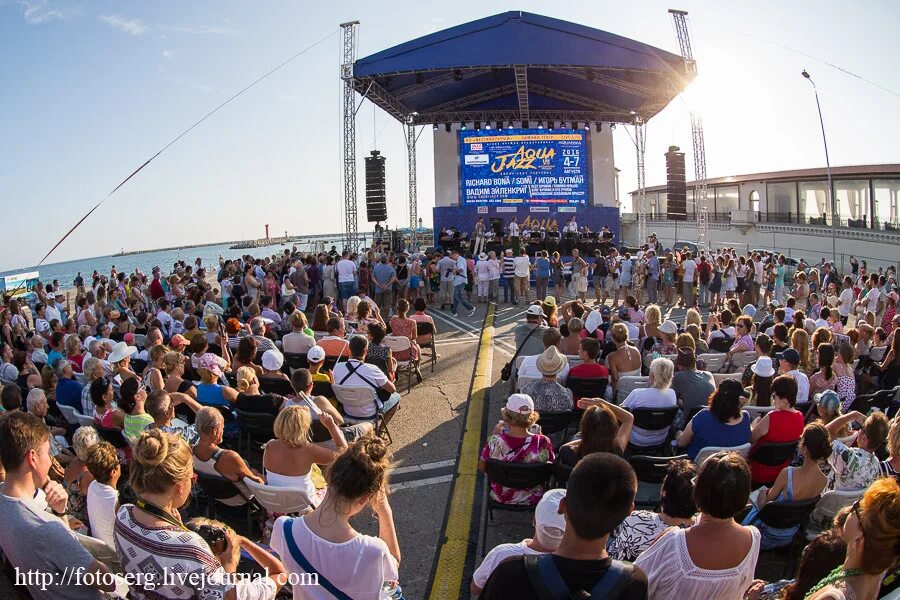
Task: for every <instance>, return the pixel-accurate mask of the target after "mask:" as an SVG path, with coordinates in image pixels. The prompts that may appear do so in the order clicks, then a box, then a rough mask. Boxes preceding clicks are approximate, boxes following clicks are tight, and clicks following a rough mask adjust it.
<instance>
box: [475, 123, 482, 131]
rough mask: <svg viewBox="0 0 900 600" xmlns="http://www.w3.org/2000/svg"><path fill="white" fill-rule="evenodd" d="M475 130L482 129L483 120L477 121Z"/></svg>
mask: <svg viewBox="0 0 900 600" xmlns="http://www.w3.org/2000/svg"><path fill="white" fill-rule="evenodd" d="M475 131H481V121H475Z"/></svg>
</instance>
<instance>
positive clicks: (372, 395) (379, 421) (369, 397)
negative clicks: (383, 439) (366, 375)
mask: <svg viewBox="0 0 900 600" xmlns="http://www.w3.org/2000/svg"><path fill="white" fill-rule="evenodd" d="M331 389H332V390H333V391H334V395H335V397H336V398H337V401H338V402H340V403H341V406H343V407H344V415H343V416H344V421H346V422H347V423H374V425H375V433H376V434H378V435H381V433H382V432H383V433H384V434H385V435H386V436H387V438H388V442H392V441H393V440H392V439H391V433H390V431H388V428H387V421H386V420H385V418H384V414H383V413H382V412H381V409H379V408H378V403H377V402H376V400H377V399H378V393H377V392H376V391H375V388H373V387H371V386H368V385H365V386H362V385H340V384H337V383H335V384H332V386H331ZM347 407H350V408H358V409H360V410H359V411H357V412H363V411H365V412H371V411H372V409H374V410H375V414H373V415H372V416H371V417H354V416H352V415H349V414H347Z"/></svg>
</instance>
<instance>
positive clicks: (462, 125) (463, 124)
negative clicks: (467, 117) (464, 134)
mask: <svg viewBox="0 0 900 600" xmlns="http://www.w3.org/2000/svg"><path fill="white" fill-rule="evenodd" d="M459 128H460V130H462V131H465V130H466V124H465V123H460V124H459Z"/></svg>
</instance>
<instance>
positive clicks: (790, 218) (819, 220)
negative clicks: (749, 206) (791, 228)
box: [758, 212, 900, 231]
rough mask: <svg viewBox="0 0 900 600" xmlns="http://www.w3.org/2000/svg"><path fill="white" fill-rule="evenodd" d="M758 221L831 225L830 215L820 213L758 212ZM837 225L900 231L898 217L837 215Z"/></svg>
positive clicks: (851, 227)
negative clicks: (847, 216) (850, 216)
mask: <svg viewBox="0 0 900 600" xmlns="http://www.w3.org/2000/svg"><path fill="white" fill-rule="evenodd" d="M758 218H759V222H760V223H781V224H796V225H818V226H819V227H831V216H830V215H822V216H820V217H812V216H807V215H801V214H798V213H791V212H786V213H772V212H760V213H759V214H758ZM837 226H838V227H844V228H848V229H873V230H877V231H900V220H898V219H893V220H890V219H884V220H883V219H878V218H870V217H868V216H862V217H860V218H858V219H850V218H845V217H839V218H838V221H837Z"/></svg>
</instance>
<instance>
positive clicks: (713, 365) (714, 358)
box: [697, 352, 725, 373]
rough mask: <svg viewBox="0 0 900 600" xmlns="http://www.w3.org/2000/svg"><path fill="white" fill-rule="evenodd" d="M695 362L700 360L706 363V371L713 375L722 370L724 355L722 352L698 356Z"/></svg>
mask: <svg viewBox="0 0 900 600" xmlns="http://www.w3.org/2000/svg"><path fill="white" fill-rule="evenodd" d="M697 360H698V361H701V360H702V361H703V362H704V363H706V370H707V371H709V372H711V373H715V372H716V371H718V370H719V369H721V368H722V365H724V364H725V354H724V353H722V352H715V353H713V352H710V353H705V354H698V355H697Z"/></svg>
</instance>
